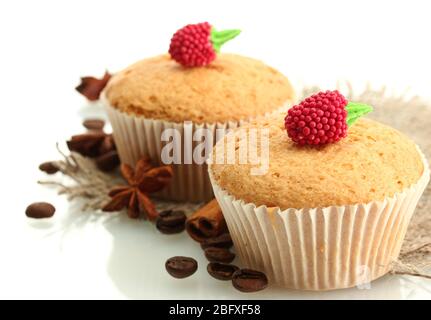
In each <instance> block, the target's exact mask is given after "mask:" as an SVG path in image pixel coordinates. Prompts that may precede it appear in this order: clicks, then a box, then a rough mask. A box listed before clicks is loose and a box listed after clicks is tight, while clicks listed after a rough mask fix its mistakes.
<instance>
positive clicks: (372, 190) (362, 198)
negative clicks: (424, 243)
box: [209, 112, 429, 290]
mask: <svg viewBox="0 0 431 320" xmlns="http://www.w3.org/2000/svg"><path fill="white" fill-rule="evenodd" d="M292 114H295V113H294V112H293V113H292ZM285 116H286V114H285V112H278V113H277V114H273V115H272V116H270V117H267V118H265V119H258V120H256V121H252V122H250V123H249V124H246V125H244V126H243V127H241V128H238V129H237V130H234V131H233V132H231V133H229V134H228V135H227V136H225V137H224V138H223V139H222V140H220V141H219V142H218V143H217V144H216V146H215V148H214V149H213V153H214V156H213V157H212V158H211V159H212V162H213V163H212V164H210V167H209V172H210V179H211V182H212V185H213V189H214V193H215V196H216V198H217V200H218V202H219V204H220V207H221V209H222V211H223V215H224V217H225V219H226V222H227V225H228V228H229V231H230V233H231V236H232V239H233V242H234V244H235V248H236V250H237V252H238V254H239V256H240V258H241V260H242V262H243V263H244V265H245V266H246V267H249V268H253V269H257V270H260V271H263V272H265V273H266V274H267V276H268V278H269V279H270V281H271V282H272V283H274V284H277V285H280V286H284V287H287V288H293V289H305V290H331V289H339V288H347V287H352V286H355V285H359V284H363V283H367V282H369V281H371V280H374V279H376V278H378V277H380V276H382V275H384V274H386V273H387V272H388V271H389V270H390V267H391V263H392V261H394V260H395V259H396V258H397V257H398V254H399V252H400V248H401V244H402V241H403V239H404V236H405V233H406V230H407V226H408V223H409V221H410V218H411V216H412V214H413V212H414V210H415V207H416V204H417V202H418V200H419V198H420V196H421V194H422V193H423V191H424V189H425V186H426V184H427V183H428V181H429V169H428V164H427V162H426V160H425V158H424V156H423V154H422V153H421V151H420V150H419V148H418V147H417V146H416V145H415V144H414V143H413V142H412V141H411V140H409V139H408V138H407V137H405V136H404V135H403V134H402V133H400V132H398V131H397V130H395V129H393V128H391V127H388V126H386V125H383V124H381V123H378V122H375V121H372V120H368V119H364V118H361V119H359V120H357V121H356V122H355V123H354V124H353V125H349V128H348V132H347V134H346V136H344V137H343V138H342V139H340V140H338V141H333V143H326V144H321V145H317V146H316V145H309V144H304V145H300V144H299V143H298V140H297V141H294V140H293V139H292V136H295V135H294V134H292V132H289V136H290V137H289V136H288V134H287V133H286V128H287V129H288V131H289V130H290V129H291V127H290V126H288V124H287V123H288V122H289V121H288V120H287V117H286V118H285ZM301 125H302V124H301ZM262 129H264V130H267V132H268V134H267V136H268V146H269V161H268V166H267V168H266V170H265V172H264V173H263V174H259V175H256V174H252V173H251V172H252V171H251V169H252V168H254V167H256V164H240V162H239V160H238V159H239V158H240V152H241V149H240V147H239V146H240V145H241V143H243V142H244V139H247V136H248V135H247V134H244V132H252V131H253V130H257V132H258V133H259V132H263V131H262ZM259 130H260V131H259ZM334 131H335V130H334ZM298 132H299V131H298ZM301 132H302V131H301ZM304 132H305V131H304ZM262 137H264V135H263V134H261V135H259V134H257V140H256V143H255V144H254V145H255V146H256V147H257V154H258V155H259V154H261V152H262V148H263V147H262V144H261V142H262V141H261V140H262V139H263V138H262ZM229 141H230V143H231V144H232V145H234V148H233V149H231V150H234V152H235V157H234V159H235V160H234V161H233V164H226V163H222V162H220V161H219V162H217V161H216V159H215V155H219V154H220V153H221V154H226V153H227V150H228V149H229V148H228V147H226V146H227V145H229ZM218 149H220V150H218ZM231 158H232V157H231Z"/></svg>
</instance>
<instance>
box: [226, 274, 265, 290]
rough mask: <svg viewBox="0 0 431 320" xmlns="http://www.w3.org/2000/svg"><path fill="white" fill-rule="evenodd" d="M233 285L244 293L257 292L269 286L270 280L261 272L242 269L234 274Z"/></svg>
mask: <svg viewBox="0 0 431 320" xmlns="http://www.w3.org/2000/svg"><path fill="white" fill-rule="evenodd" d="M232 285H233V286H234V287H235V288H236V289H237V290H239V291H242V292H255V291H260V290H263V289H265V288H266V287H267V286H268V278H267V277H266V275H265V274H264V273H262V272H260V271H256V270H251V269H241V270H238V271H236V272H235V273H234V274H233V276H232Z"/></svg>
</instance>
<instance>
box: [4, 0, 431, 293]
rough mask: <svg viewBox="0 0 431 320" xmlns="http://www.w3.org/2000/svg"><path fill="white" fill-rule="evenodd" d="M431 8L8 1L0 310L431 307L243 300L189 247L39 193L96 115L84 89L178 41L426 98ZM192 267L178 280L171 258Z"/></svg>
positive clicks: (389, 280)
mask: <svg viewBox="0 0 431 320" xmlns="http://www.w3.org/2000/svg"><path fill="white" fill-rule="evenodd" d="M428 3H429V2H428V1H413V0H409V1H365V0H362V1H269V0H265V1H259V2H258V1H250V0H249V1H233V0H230V1H222V0H217V1H214V0H213V1H202V0H200V1H185V0H183V1H170V2H168V1H82V0H79V1H78V0H74V1H68V2H66V1H44V0H39V1H19V0H18V1H1V2H0V105H1V114H0V115H1V117H0V119H1V122H0V139H1V140H0V141H1V150H2V151H1V156H0V161H1V162H0V164H1V167H0V170H1V171H0V172H1V173H0V174H1V180H2V181H1V182H2V183H1V184H0V190H1V192H0V200H1V206H0V215H1V218H2V219H1V222H0V298H191V299H193V298H215V299H226V298H319V299H326V298H360V299H361V298H394V299H397V298H428V299H429V298H431V285H430V282H429V281H428V282H427V281H425V280H420V279H413V278H408V277H390V276H389V277H385V278H383V279H382V280H379V281H377V282H375V283H373V285H372V289H371V290H358V289H351V290H343V291H337V292H331V293H301V292H292V291H285V290H280V289H270V290H266V291H264V292H262V293H258V294H254V295H242V294H239V293H238V292H236V291H235V290H234V289H232V288H231V286H230V285H229V283H224V282H219V281H215V280H213V279H211V278H209V277H208V276H207V275H206V271H205V267H204V266H205V259H204V258H203V257H202V253H201V252H200V251H199V249H198V246H197V245H195V244H194V243H192V242H191V241H190V240H189V239H188V238H187V236H185V235H184V234H183V235H176V236H172V237H167V236H163V235H159V234H158V233H157V231H156V230H155V229H154V228H152V227H151V226H149V225H148V224H146V223H143V222H139V221H138V222H136V221H130V220H128V219H126V218H124V217H123V216H118V215H112V216H106V215H104V214H97V213H85V214H83V213H81V212H80V210H79V204H76V203H75V204H71V205H70V204H69V203H68V202H67V201H66V199H65V198H64V197H58V196H56V195H55V192H54V191H53V190H49V189H46V188H43V187H41V186H38V185H37V184H36V181H37V180H38V179H40V178H43V177H44V176H43V174H41V173H40V172H39V171H38V170H37V166H38V164H39V163H40V162H42V161H45V160H49V159H56V158H58V156H57V153H56V151H55V142H57V141H64V140H65V139H66V138H67V137H68V136H70V135H71V134H74V133H78V132H80V130H82V129H81V127H80V121H81V120H80V119H81V118H82V117H85V116H89V115H91V114H99V113H100V109H99V108H97V106H91V107H89V106H85V104H86V102H85V100H84V99H83V98H82V97H81V96H79V95H78V94H76V93H75V92H74V89H73V88H74V86H75V85H77V84H78V82H79V77H80V76H83V75H97V76H101V75H102V74H103V72H104V70H105V69H109V70H110V71H112V72H114V71H117V70H119V69H121V68H123V67H125V66H127V65H128V64H129V63H131V62H134V61H135V60H138V59H141V58H143V57H148V56H151V55H155V54H159V53H163V52H166V51H167V48H168V46H169V40H170V37H171V35H172V33H173V32H174V31H175V30H176V29H178V28H179V27H181V26H183V25H185V24H187V23H196V22H201V21H205V20H206V21H209V22H211V23H212V24H213V25H214V26H216V27H217V28H220V29H223V28H240V29H242V30H243V32H242V34H241V35H240V36H239V37H238V38H237V39H235V40H233V41H231V42H230V43H228V44H227V45H225V47H224V48H223V50H224V51H226V52H229V51H230V52H237V53H241V54H244V55H248V56H252V57H256V58H259V59H262V60H264V61H265V62H267V63H268V64H271V65H272V66H274V67H276V68H278V69H279V70H281V71H282V72H284V73H285V74H286V75H287V76H288V77H289V78H290V79H291V80H292V82H293V83H294V84H296V85H297V86H299V85H301V84H303V83H307V84H314V83H317V84H320V85H323V86H327V87H328V89H330V88H332V87H333V86H334V84H335V81H336V80H337V79H348V80H350V81H354V82H355V83H356V84H357V85H358V86H359V85H362V84H364V83H365V82H367V81H370V82H372V83H373V85H375V86H380V85H383V84H385V85H387V86H389V87H391V88H393V89H394V90H395V91H401V90H404V89H405V88H410V90H411V92H413V93H419V94H421V95H423V96H425V97H430V92H429V90H428V89H429V88H430V85H431V64H430V63H429V59H430V57H431V47H430V38H429V32H430V30H431V19H430V16H429V14H430V8H429V5H428ZM41 200H46V201H51V202H52V203H54V204H55V205H56V207H57V214H56V216H55V217H54V218H53V219H51V220H49V221H44V222H40V221H29V220H28V219H26V218H25V216H24V210H25V207H26V206H27V204H29V203H31V202H33V201H41ZM175 254H184V255H192V256H195V257H197V258H198V260H199V263H200V264H201V268H200V269H199V271H198V272H197V274H196V275H194V276H193V277H191V278H189V279H187V280H183V281H177V280H173V279H172V278H170V277H169V276H168V275H167V274H166V272H165V271H164V268H163V264H164V261H165V260H166V258H168V257H170V256H172V255H175Z"/></svg>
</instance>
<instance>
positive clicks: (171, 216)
mask: <svg viewBox="0 0 431 320" xmlns="http://www.w3.org/2000/svg"><path fill="white" fill-rule="evenodd" d="M186 219H187V217H186V214H185V213H184V211H182V210H165V211H162V212H160V213H159V220H160V221H162V222H163V224H164V225H166V226H176V225H178V224H184V223H185V222H186Z"/></svg>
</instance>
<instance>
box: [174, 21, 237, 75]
mask: <svg viewBox="0 0 431 320" xmlns="http://www.w3.org/2000/svg"><path fill="white" fill-rule="evenodd" d="M239 33H240V31H239V30H224V31H216V30H215V29H214V28H213V27H212V26H211V25H210V24H209V23H208V22H202V23H198V24H188V25H186V26H185V27H183V28H181V29H179V30H178V31H177V32H175V34H174V35H173V37H172V39H171V44H170V46H169V54H170V55H171V57H172V59H174V60H175V61H177V62H178V63H180V64H182V65H183V66H185V67H200V66H205V65H207V64H209V63H211V62H212V61H213V60H214V59H215V58H216V53H217V52H218V51H219V50H220V47H221V46H222V45H223V44H224V43H225V42H227V41H229V40H230V39H232V38H234V37H236V36H237V35H238V34H239Z"/></svg>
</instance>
